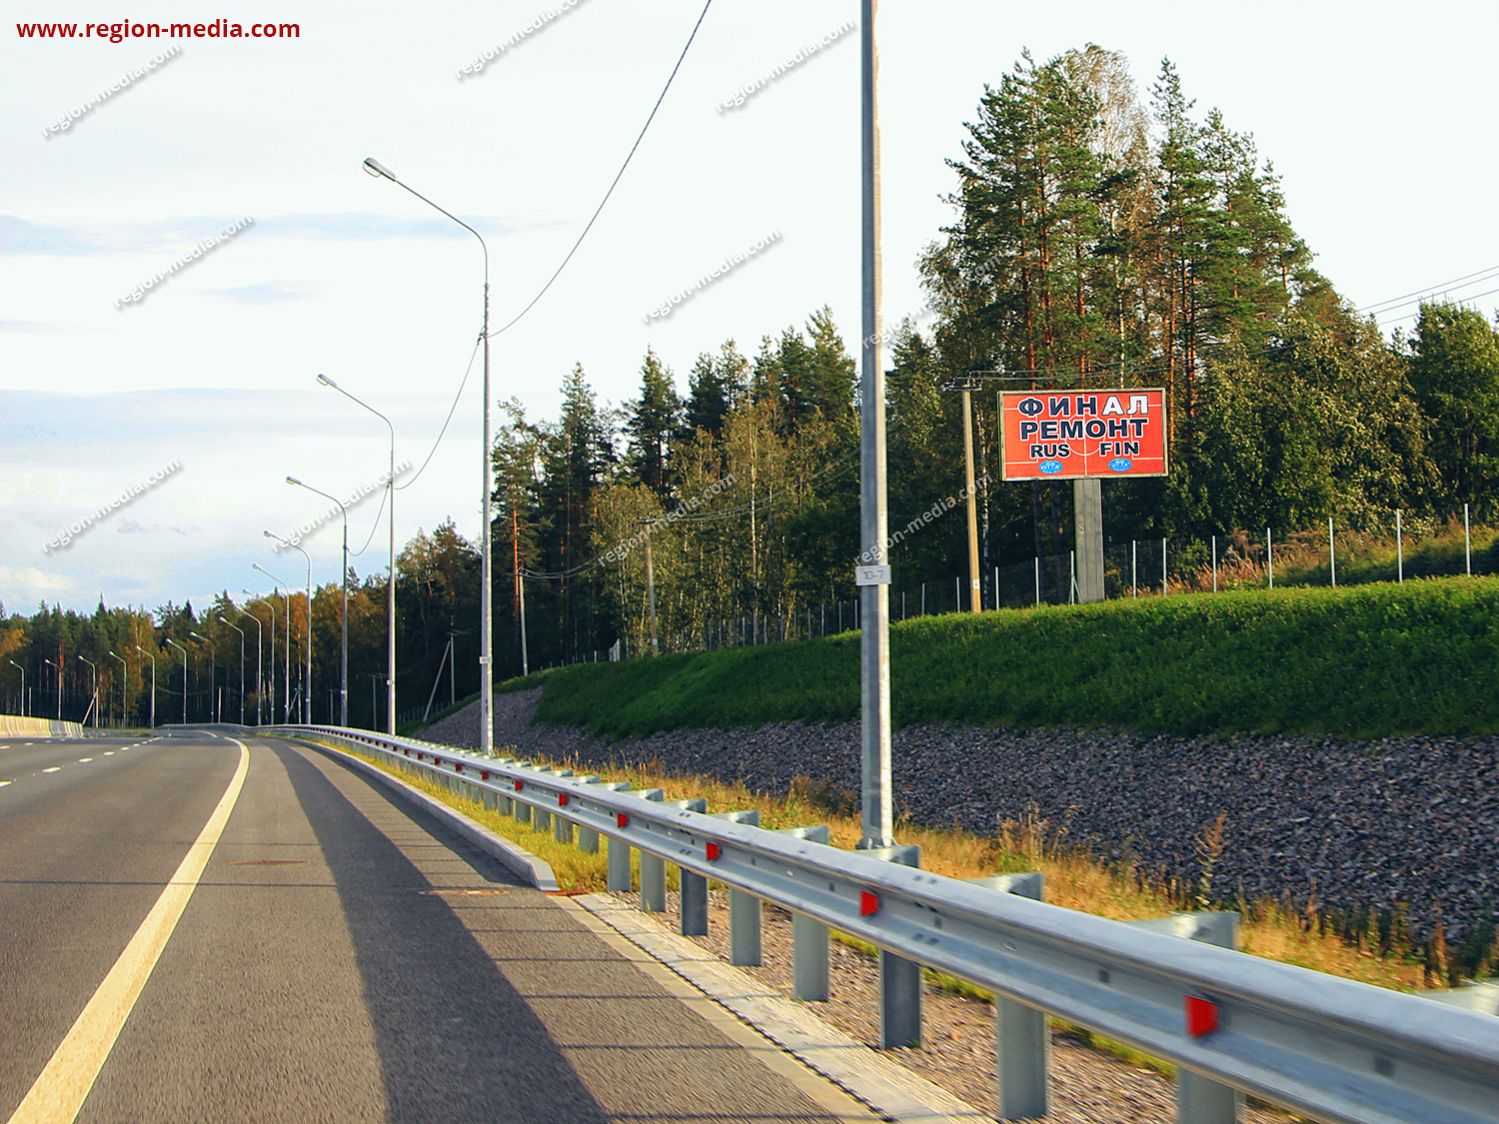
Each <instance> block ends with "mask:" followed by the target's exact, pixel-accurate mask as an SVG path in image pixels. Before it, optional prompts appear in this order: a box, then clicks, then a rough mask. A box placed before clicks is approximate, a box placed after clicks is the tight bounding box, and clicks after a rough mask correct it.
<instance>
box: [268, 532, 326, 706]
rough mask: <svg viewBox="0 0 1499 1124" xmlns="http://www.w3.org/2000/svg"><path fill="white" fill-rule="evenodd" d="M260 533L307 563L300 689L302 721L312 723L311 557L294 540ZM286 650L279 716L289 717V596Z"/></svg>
mask: <svg viewBox="0 0 1499 1124" xmlns="http://www.w3.org/2000/svg"><path fill="white" fill-rule="evenodd" d="M260 533H261V534H262V535H264V536H265V537H266V538H268V539H275V540H276V541H277V542H278V543H280V544H281V545H282V546H284V547H286V548H287V549H289V550H295V551H296V552H297V553H298V554H300V555H301V556H302V558H303V560H304V561H305V562H306V563H307V652H306V658H307V676H306V679H307V682H306V683H305V684H304V685H303V690H302V721H303V722H305V723H306V724H307V725H309V726H310V725H312V557H311V556H310V555H309V554H308V553H307V552H306V551H305V550H303V549H302V548H301V547H300V546H298V545H297V544H296V543H294V542H288V541H287V540H286V539H283V538H282V537H281V536H280V535H273V534H271V532H269V531H261V532H260ZM255 568H256V569H257V570H259V571H260V572H261V573H262V574H264V575H265V576H266V577H268V578H270V579H271V580H272V581H275V582H278V583H280V584H281V585H286V583H285V582H283V581H281V579H280V578H278V577H276V576H275V575H273V574H272V573H271V572H270V571H269V570H267V569H266V568H265V567H264V566H258V565H257V566H256V567H255ZM286 588H287V589H290V588H291V586H286ZM286 652H287V657H286V658H287V664H286V668H287V688H286V689H287V691H288V694H287V696H286V698H287V702H286V705H285V706H283V707H282V708H281V717H282V718H286V719H289V718H290V717H291V714H290V711H291V702H290V700H291V695H290V693H289V692H290V691H291V662H290V661H291V598H289V597H288V598H287V601H286Z"/></svg>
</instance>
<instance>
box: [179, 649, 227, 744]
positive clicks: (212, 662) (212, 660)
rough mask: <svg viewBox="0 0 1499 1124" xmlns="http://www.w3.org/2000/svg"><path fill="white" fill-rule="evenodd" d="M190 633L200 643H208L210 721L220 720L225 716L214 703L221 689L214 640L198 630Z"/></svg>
mask: <svg viewBox="0 0 1499 1124" xmlns="http://www.w3.org/2000/svg"><path fill="white" fill-rule="evenodd" d="M188 635H189V636H191V637H192V638H193V639H194V640H196V641H198V642H199V643H200V644H207V645H208V720H209V721H210V722H218V721H220V720H221V719H222V718H223V717H224V716H223V715H222V714H220V713H218V708H217V707H216V706H214V705H213V697H214V695H215V694H217V693H218V689H219V657H218V655H217V653H216V652H215V651H214V647H213V641H212V640H210V639H208V637H206V636H204V635H202V634H201V633H197V632H189V633H188Z"/></svg>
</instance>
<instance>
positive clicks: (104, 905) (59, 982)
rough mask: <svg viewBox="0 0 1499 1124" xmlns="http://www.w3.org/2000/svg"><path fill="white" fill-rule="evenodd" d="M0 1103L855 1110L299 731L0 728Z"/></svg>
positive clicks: (186, 1113)
mask: <svg viewBox="0 0 1499 1124" xmlns="http://www.w3.org/2000/svg"><path fill="white" fill-rule="evenodd" d="M0 855H3V856H4V866H3V868H0V995H3V996H4V1003H3V1004H0V1042H3V1043H4V1049H3V1050H0V1121H11V1122H13V1124H23V1122H26V1124H29V1122H30V1121H42V1120H46V1121H57V1120H61V1121H67V1120H72V1119H77V1120H80V1121H176V1120H182V1121H187V1120H193V1121H200V1120H225V1121H229V1120H233V1121H240V1120H288V1121H313V1120H339V1121H343V1120H386V1119H390V1120H403V1121H405V1120H411V1121H420V1120H433V1121H445V1122H447V1121H464V1120H517V1121H521V1120H524V1121H527V1122H535V1121H567V1122H576V1124H589V1122H595V1121H599V1122H601V1121H648V1120H662V1121H674V1122H690V1121H703V1122H707V1121H719V1122H722V1121H835V1120H861V1121H867V1120H873V1119H876V1118H875V1117H874V1116H872V1115H870V1114H869V1113H868V1111H867V1110H866V1109H864V1108H863V1107H862V1106H861V1105H860V1104H859V1103H858V1102H856V1101H854V1100H853V1099H851V1098H849V1097H848V1096H847V1095H845V1094H844V1093H842V1092H841V1091H840V1090H838V1089H837V1088H835V1087H834V1086H832V1085H831V1084H829V1083H828V1082H826V1081H824V1080H823V1079H822V1078H820V1077H818V1076H817V1075H815V1074H814V1073H812V1072H811V1071H810V1070H808V1069H806V1068H805V1067H803V1066H802V1065H801V1064H800V1063H798V1062H796V1061H795V1060H793V1059H790V1058H788V1057H787V1056H785V1055H784V1054H782V1053H780V1052H779V1051H778V1050H776V1049H775V1048H774V1047H772V1046H771V1045H770V1043H769V1042H767V1041H766V1040H765V1039H764V1038H762V1037H760V1036H759V1035H758V1034H756V1033H755V1032H753V1031H751V1030H749V1029H748V1028H746V1027H744V1026H742V1025H741V1024H739V1023H738V1022H736V1021H735V1020H734V1019H732V1017H730V1016H728V1015H727V1014H726V1013H724V1012H723V1011H722V1009H721V1008H718V1007H717V1006H715V1005H713V1004H711V1003H710V1002H708V1001H707V1000H705V999H703V998H701V997H699V996H697V993H695V992H691V991H690V989H688V988H687V986H686V985H685V984H683V983H681V982H680V981H678V980H677V979H676V977H675V976H673V975H671V974H670V973H669V972H667V971H666V970H665V969H663V968H661V967H660V966H658V965H656V964H654V963H651V962H648V961H646V959H645V958H644V956H643V955H642V954H640V953H639V952H638V951H637V950H634V949H633V946H630V945H628V944H626V943H625V942H624V941H623V940H622V939H621V938H619V937H617V936H615V935H614V934H612V933H611V932H609V931H608V930H605V929H603V927H602V926H601V924H600V923H598V922H597V921H594V920H593V919H592V918H591V917H590V916H589V915H588V914H586V913H585V912H584V911H583V910H581V909H578V908H577V907H576V906H574V905H573V904H572V903H571V902H569V901H568V900H567V899H566V898H559V897H551V896H547V895H544V894H542V893H540V892H538V891H536V890H534V889H531V888H529V887H526V886H523V885H521V884H520V883H518V882H517V881H516V880H515V879H514V878H513V877H512V876H511V875H510V874H509V873H508V872H506V871H505V870H504V868H502V867H500V866H499V865H498V864H497V863H495V862H494V861H493V860H492V859H490V858H488V857H487V856H485V855H483V854H481V853H479V852H478V851H476V850H473V849H471V848H469V847H467V846H466V845H464V844H463V843H462V842H460V841H459V840H458V839H457V838H456V837H454V836H452V835H451V834H449V833H448V832H447V831H446V829H444V828H443V827H442V826H441V825H440V824H439V823H437V821H435V820H433V819H430V818H428V817H427V816H425V815H424V814H422V813H420V812H418V811H415V810H413V809H410V808H409V807H408V806H406V805H404V804H399V803H396V802H395V801H394V800H393V799H392V798H391V797H390V796H389V795H388V794H387V793H386V791H385V790H384V789H382V788H379V787H377V786H375V785H374V784H373V783H372V782H370V781H368V780H366V779H364V778H362V777H360V776H359V775H357V774H355V773H353V772H352V771H351V770H349V769H347V768H346V767H344V766H343V765H341V764H339V763H337V762H335V761H332V760H330V759H329V758H328V757H326V756H324V755H323V754H321V753H319V752H317V751H316V750H313V749H310V748H307V747H304V746H299V745H296V744H293V743H288V742H285V741H280V740H277V739H261V738H255V737H239V738H238V739H236V737H231V736H227V735H225V734H224V733H223V732H221V731H201V732H197V731H174V732H172V733H170V734H164V735H162V736H158V737H154V738H148V737H146V736H145V735H136V736H133V737H132V736H128V735H127V736H99V737H89V738H84V739H69V740H52V741H43V740H39V739H25V738H8V739H3V740H0Z"/></svg>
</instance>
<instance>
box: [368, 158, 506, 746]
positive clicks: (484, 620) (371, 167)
mask: <svg viewBox="0 0 1499 1124" xmlns="http://www.w3.org/2000/svg"><path fill="white" fill-rule="evenodd" d="M364 170H365V171H366V172H368V173H369V174H370V175H372V176H381V177H383V178H385V179H388V180H390V181H391V182H392V183H395V184H399V185H400V186H401V187H403V188H405V189H406V190H407V191H409V192H411V194H412V195H415V196H416V197H417V198H418V199H420V200H421V201H422V202H423V203H425V204H427V206H429V207H431V208H432V209H433V210H436V211H441V212H442V213H443V214H444V215H446V216H447V217H448V218H450V219H452V220H453V221H454V222H456V223H457V224H458V225H459V226H461V227H463V229H464V230H466V231H468V232H469V233H470V234H472V235H473V236H474V237H475V238H477V239H478V240H479V247H480V249H482V250H483V251H484V332H483V339H484V435H483V439H484V443H483V446H482V447H481V448H480V450H479V456H480V459H481V460H482V462H483V472H482V477H481V478H482V480H483V482H484V495H483V510H484V526H483V527H482V528H480V538H479V559H480V566H479V570H480V575H479V580H480V582H481V583H482V584H481V586H480V589H479V751H480V752H481V753H483V754H485V755H486V756H488V755H489V754H491V753H493V751H494V653H493V648H494V541H493V540H494V533H493V527H494V510H493V506H494V443H493V441H492V440H491V438H490V430H489V244H488V243H486V242H485V241H484V236H483V235H482V234H480V233H479V232H478V231H477V230H475V229H474V228H473V227H471V226H469V224H468V223H466V222H464V221H463V220H462V219H460V218H459V217H458V216H457V215H455V214H453V212H451V211H449V210H447V209H445V208H443V207H439V206H438V205H437V204H436V203H434V202H432V200H430V199H428V198H427V197H426V196H425V195H423V194H422V193H421V192H419V191H417V190H415V189H414V188H412V187H410V186H408V185H407V184H405V183H402V181H401V180H399V179H398V178H396V174H395V173H394V172H392V171H391V170H390V169H389V168H387V167H385V165H383V164H381V163H380V161H378V160H376V159H375V158H374V157H373V156H367V157H365V160H364Z"/></svg>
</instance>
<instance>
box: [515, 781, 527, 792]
mask: <svg viewBox="0 0 1499 1124" xmlns="http://www.w3.org/2000/svg"><path fill="white" fill-rule="evenodd" d="M525 787H526V786H525V785H524V784H523V783H521V782H520V781H516V782H515V791H516V792H519V791H520V790H521V789H523V788H525Z"/></svg>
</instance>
